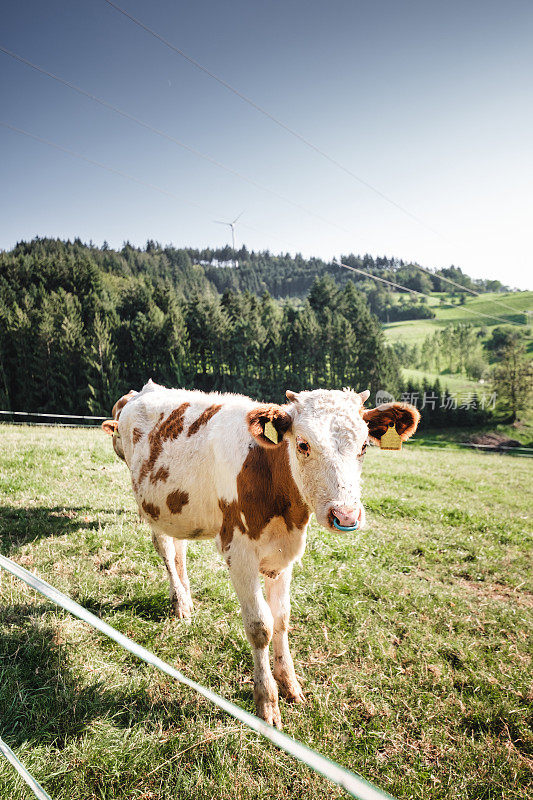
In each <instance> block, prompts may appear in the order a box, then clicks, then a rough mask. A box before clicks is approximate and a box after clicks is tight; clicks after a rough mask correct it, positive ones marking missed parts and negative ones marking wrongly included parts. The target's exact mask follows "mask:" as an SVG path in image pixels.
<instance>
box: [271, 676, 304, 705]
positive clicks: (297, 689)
mask: <svg viewBox="0 0 533 800" xmlns="http://www.w3.org/2000/svg"><path fill="white" fill-rule="evenodd" d="M276 680H277V681H278V688H279V691H280V694H281V696H282V697H283V698H284V699H285V700H286V701H287V703H305V695H304V693H303V689H302V687H301V686H300V684H299V683H298V681H297V680H294V681H286V680H282V679H276Z"/></svg>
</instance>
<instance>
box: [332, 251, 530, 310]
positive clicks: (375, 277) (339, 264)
mask: <svg viewBox="0 0 533 800" xmlns="http://www.w3.org/2000/svg"><path fill="white" fill-rule="evenodd" d="M332 263H333V264H335V266H337V267H344V269H349V270H351V271H352V272H358V273H360V274H361V275H365V276H366V277H367V278H371V279H372V280H374V281H380V282H381V283H386V284H388V285H389V286H393V287H394V288H395V289H400V290H401V291H402V292H410V293H411V294H416V295H418V296H419V297H427V298H428V299H429V300H433V298H432V297H431V295H429V294H426V292H419V291H418V289H411V288H409V287H408V286H402V285H401V284H400V283H395V282H394V281H389V280H387V279H386V278H380V277H379V276H378V275H372V273H371V272H366V271H365V270H364V269H360V268H359V267H352V266H350V265H349V264H344V263H343V262H342V261H338V260H337V259H333V261H332ZM462 310H463V311H467V312H468V313H470V314H475V315H476V316H478V317H487V318H488V319H495V320H498V322H503V323H505V324H506V325H525V324H526V323H524V322H516V321H515V320H509V319H504V318H503V317H497V316H495V315H494V314H484V313H483V312H482V311H475V310H474V309H472V308H469V307H468V306H463V307H462ZM515 313H516V311H515Z"/></svg>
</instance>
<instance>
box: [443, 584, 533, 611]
mask: <svg viewBox="0 0 533 800" xmlns="http://www.w3.org/2000/svg"><path fill="white" fill-rule="evenodd" d="M457 582H458V584H459V585H460V586H464V587H465V588H466V589H469V590H470V591H472V592H475V593H476V594H477V595H479V596H481V597H487V598H490V599H491V600H501V601H502V602H504V603H516V605H517V606H521V607H523V608H533V592H530V591H529V590H528V589H523V588H518V587H511V586H505V585H504V584H503V583H486V582H485V581H469V580H466V578H458V579H457Z"/></svg>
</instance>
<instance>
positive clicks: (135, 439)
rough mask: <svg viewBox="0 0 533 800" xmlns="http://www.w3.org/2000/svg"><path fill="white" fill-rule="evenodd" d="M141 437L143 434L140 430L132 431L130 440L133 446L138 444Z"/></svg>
mask: <svg viewBox="0 0 533 800" xmlns="http://www.w3.org/2000/svg"><path fill="white" fill-rule="evenodd" d="M143 436H144V433H143V432H142V430H141V429H140V428H134V429H133V431H132V432H131V440H132V442H133V444H134V445H136V444H137V442H140V441H141V439H142V438H143Z"/></svg>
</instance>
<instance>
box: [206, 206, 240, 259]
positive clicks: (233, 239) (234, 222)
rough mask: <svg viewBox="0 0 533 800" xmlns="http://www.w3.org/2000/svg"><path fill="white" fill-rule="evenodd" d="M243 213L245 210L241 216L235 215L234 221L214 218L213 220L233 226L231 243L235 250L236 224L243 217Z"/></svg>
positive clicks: (218, 223)
mask: <svg viewBox="0 0 533 800" xmlns="http://www.w3.org/2000/svg"><path fill="white" fill-rule="evenodd" d="M243 214H244V211H241V213H240V214H239V216H238V217H235V219H234V220H233V222H222V220H220V219H214V220H213V222H215V223H216V224H217V225H228V226H229V227H230V228H231V244H232V247H233V250H235V224H236V222H237V220H239V219H240V218H241V217H242V215H243Z"/></svg>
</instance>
